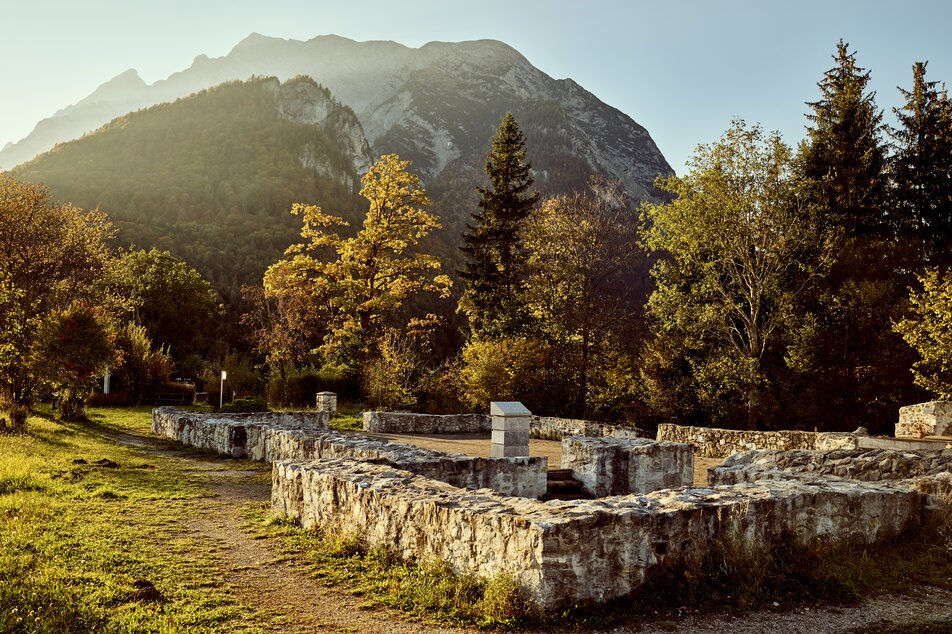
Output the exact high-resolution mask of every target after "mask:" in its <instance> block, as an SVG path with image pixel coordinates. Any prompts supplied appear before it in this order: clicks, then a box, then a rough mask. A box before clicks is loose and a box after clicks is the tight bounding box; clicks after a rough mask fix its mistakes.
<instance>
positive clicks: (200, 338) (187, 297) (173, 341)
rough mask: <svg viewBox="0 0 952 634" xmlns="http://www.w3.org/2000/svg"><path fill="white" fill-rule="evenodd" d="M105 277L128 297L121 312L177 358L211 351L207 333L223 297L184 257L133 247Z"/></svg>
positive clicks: (115, 290) (116, 292)
mask: <svg viewBox="0 0 952 634" xmlns="http://www.w3.org/2000/svg"><path fill="white" fill-rule="evenodd" d="M106 279H107V287H108V288H109V290H110V291H111V292H112V293H113V294H114V295H116V296H118V297H121V298H123V299H124V301H123V303H122V307H121V308H122V312H123V313H124V314H125V315H126V316H128V317H129V318H130V319H131V321H132V322H133V323H135V324H137V325H139V326H143V327H144V328H145V329H146V331H148V333H149V336H150V338H151V339H152V340H153V341H154V342H155V343H156V344H157V345H158V346H160V347H162V348H165V349H166V350H167V351H168V352H169V353H170V354H171V355H172V357H173V358H174V359H175V360H176V361H179V362H183V361H185V360H186V359H187V358H188V357H190V356H200V355H203V354H205V353H207V352H208V344H207V341H206V339H207V338H206V336H205V334H206V332H207V330H208V328H209V322H210V321H211V320H212V318H213V317H214V315H215V311H216V307H217V303H218V302H217V300H218V295H217V294H216V293H215V291H214V290H213V289H212V287H211V284H209V283H208V282H206V281H205V280H204V279H202V276H201V275H200V274H199V272H198V271H196V270H195V269H193V268H192V267H190V266H189V265H188V264H186V262H185V261H184V260H182V259H180V258H177V257H175V256H173V255H172V254H171V253H169V252H168V251H159V250H158V249H154V248H153V249H150V250H149V251H145V250H140V249H130V250H128V251H126V252H124V253H121V254H120V255H119V257H118V258H117V259H116V260H115V262H114V264H113V266H111V267H110V269H109V273H108V275H107V278H106ZM193 369H194V368H193Z"/></svg>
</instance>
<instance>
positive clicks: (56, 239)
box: [0, 174, 113, 404]
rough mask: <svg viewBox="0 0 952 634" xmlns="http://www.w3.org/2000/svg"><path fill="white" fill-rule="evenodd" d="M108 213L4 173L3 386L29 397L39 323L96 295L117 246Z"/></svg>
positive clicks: (0, 189) (0, 267) (19, 398)
mask: <svg viewBox="0 0 952 634" xmlns="http://www.w3.org/2000/svg"><path fill="white" fill-rule="evenodd" d="M112 234H113V231H112V227H111V225H110V224H109V222H108V220H107V219H106V217H105V215H103V214H101V213H99V212H95V211H92V212H83V211H82V210H80V209H78V208H76V207H73V206H72V205H68V204H67V205H58V204H55V203H54V202H53V201H52V199H51V198H50V194H49V192H48V191H47V190H46V189H45V188H44V187H42V186H40V185H35V184H33V183H29V182H24V181H18V180H14V179H12V178H9V177H7V176H4V175H2V174H0V287H3V288H4V289H5V290H4V291H2V293H3V295H4V296H5V298H4V301H5V304H6V306H5V308H6V310H5V311H4V316H3V318H0V327H2V328H3V331H2V332H0V348H2V349H3V350H4V352H3V354H2V355H0V390H2V391H3V392H4V393H5V395H6V398H7V399H8V400H12V401H13V402H15V403H22V404H29V403H30V402H31V401H32V399H33V397H34V391H35V388H36V385H37V380H36V376H35V374H34V373H33V372H32V371H31V368H30V361H29V356H30V350H31V349H32V348H33V346H34V343H35V341H36V334H37V331H38V329H39V327H40V324H41V323H43V321H44V320H45V319H46V318H47V317H48V316H49V315H51V314H53V313H54V312H55V311H59V310H63V309H65V308H66V307H67V306H69V305H70V304H72V303H73V302H75V301H79V300H83V299H90V300H94V299H100V300H101V299H102V298H101V297H96V294H97V290H96V289H95V288H94V284H93V283H94V282H95V281H96V280H97V279H99V278H100V277H101V275H102V271H103V269H104V267H105V266H106V263H107V262H108V261H109V259H110V253H109V250H108V248H107V247H106V243H107V240H108V239H109V238H110V237H111V236H112Z"/></svg>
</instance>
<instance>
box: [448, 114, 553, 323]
mask: <svg viewBox="0 0 952 634" xmlns="http://www.w3.org/2000/svg"><path fill="white" fill-rule="evenodd" d="M531 169H532V167H531V165H530V164H529V162H528V160H527V159H526V146H525V140H524V139H523V136H522V132H520V130H519V125H518V124H517V123H516V120H515V118H514V117H513V116H512V113H508V114H506V116H505V118H503V120H502V123H501V124H500V126H499V129H498V130H497V132H496V136H495V137H493V140H492V149H491V150H490V152H489V155H488V156H487V158H486V174H487V176H488V177H489V182H490V187H489V188H482V187H480V188H478V191H479V194H480V197H481V198H480V201H479V209H480V211H478V212H476V213H474V214H472V218H473V224H472V225H467V227H466V232H465V233H464V234H463V243H464V245H463V247H462V250H463V253H464V254H465V256H466V267H465V270H463V271H460V276H461V277H462V278H463V280H464V281H465V282H466V285H467V287H466V290H465V292H464V293H463V297H462V299H461V300H460V308H461V309H462V311H463V312H465V313H466V315H467V317H468V318H469V323H470V331H471V336H472V337H475V338H485V337H488V338H497V337H501V336H512V335H518V334H521V333H522V332H524V330H525V328H526V324H527V316H526V314H525V309H524V306H523V303H522V297H521V295H522V291H523V283H524V280H525V278H524V270H525V262H526V253H525V249H524V247H523V245H522V225H523V222H524V221H525V219H526V218H527V217H528V216H529V213H530V212H531V211H532V208H533V207H534V206H535V204H536V202H537V201H538V200H539V194H538V192H530V189H531V187H532V183H533V178H532V174H531Z"/></svg>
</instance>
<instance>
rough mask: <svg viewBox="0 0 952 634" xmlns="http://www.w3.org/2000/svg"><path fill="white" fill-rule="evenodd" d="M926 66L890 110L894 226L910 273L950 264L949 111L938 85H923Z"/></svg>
mask: <svg viewBox="0 0 952 634" xmlns="http://www.w3.org/2000/svg"><path fill="white" fill-rule="evenodd" d="M926 64H927V63H926V62H916V64H914V65H913V67H912V80H913V85H912V89H911V90H903V89H902V88H900V89H899V92H900V93H902V95H903V97H904V98H905V100H906V103H905V105H903V106H902V107H901V108H894V109H893V111H894V112H895V113H896V118H897V119H898V121H899V127H898V128H897V129H896V130H893V131H892V137H893V140H894V142H895V144H896V155H895V158H894V165H893V174H894V177H895V204H896V208H895V212H894V223H893V224H894V225H895V230H896V232H897V237H898V238H899V239H900V242H901V244H904V245H906V246H907V247H908V248H909V250H910V251H911V253H909V254H908V256H907V260H908V267H909V268H914V269H919V270H922V269H923V268H924V267H925V266H927V265H932V266H935V265H939V266H945V265H948V264H949V263H950V258H952V256H950V253H949V249H950V248H952V105H950V102H949V98H948V95H947V93H946V92H945V89H944V87H942V89H940V88H939V82H935V81H926V79H925V75H926Z"/></svg>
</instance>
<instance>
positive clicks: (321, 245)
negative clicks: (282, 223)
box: [264, 154, 452, 371]
mask: <svg viewBox="0 0 952 634" xmlns="http://www.w3.org/2000/svg"><path fill="white" fill-rule="evenodd" d="M409 165H410V163H409V161H401V160H400V159H399V157H398V156H396V155H395V154H391V155H386V156H383V157H381V158H380V160H379V161H377V162H376V163H374V164H373V165H372V166H371V168H370V170H369V171H368V172H367V174H366V175H364V177H363V179H362V182H363V185H364V186H363V189H361V191H360V194H361V196H363V197H364V198H366V199H367V201H368V203H369V209H368V211H367V215H366V217H365V219H364V223H363V226H362V228H361V229H360V231H358V232H357V234H356V235H355V236H353V237H350V238H347V237H343V236H341V235H340V234H338V233H336V232H335V231H333V230H332V229H333V228H334V227H346V226H347V222H345V221H344V220H343V219H341V218H338V217H336V216H332V215H329V214H326V213H324V212H323V211H322V210H321V208H320V207H316V206H314V205H304V204H296V205H294V207H293V209H292V213H294V214H298V215H301V216H302V218H303V223H304V227H303V229H302V231H301V235H302V237H304V238H305V240H306V242H305V243H303V244H298V245H295V246H292V247H291V248H289V249H288V251H287V255H288V257H287V259H286V260H284V261H282V262H279V263H277V264H275V265H273V266H272V267H271V268H270V269H269V270H268V272H267V273H266V274H265V279H264V287H265V293H266V295H267V296H276V295H277V294H280V293H288V292H290V293H303V294H304V296H305V297H306V298H307V300H308V302H309V304H310V306H312V308H313V310H315V311H317V312H318V313H319V314H320V315H321V316H322V317H323V318H324V319H326V324H325V327H326V335H325V336H324V340H323V343H322V345H321V346H320V348H319V352H321V353H322V354H324V355H325V358H327V359H329V360H333V361H337V362H340V363H343V364H345V365H347V366H349V367H351V368H353V369H354V370H355V371H359V369H360V368H361V367H363V363H364V362H365V361H367V360H368V359H370V358H371V357H374V356H376V354H377V352H378V350H377V347H378V345H379V342H380V337H381V336H382V335H383V334H384V332H385V331H386V328H387V327H388V326H395V325H400V324H399V323H398V322H399V321H400V319H399V316H400V312H401V309H402V308H403V307H404V304H405V302H406V300H407V299H409V298H411V297H413V296H415V295H418V294H420V293H436V294H438V295H439V296H441V297H447V296H448V295H449V291H450V287H451V285H452V282H451V280H450V279H449V278H448V277H447V276H445V275H441V274H439V269H440V262H439V259H438V258H437V257H435V256H433V255H429V254H427V253H424V252H420V251H419V246H420V242H421V240H423V239H424V238H425V237H426V236H427V235H429V234H430V232H432V231H433V230H434V229H437V228H439V227H440V224H439V221H438V220H437V217H436V216H435V215H433V214H431V213H430V212H428V211H426V209H425V207H427V206H428V205H429V204H430V200H429V197H428V196H427V195H426V191H425V190H424V189H423V188H422V187H421V185H420V179H419V178H418V177H417V176H416V175H414V174H412V173H411V172H409V171H408V168H409ZM404 317H405V316H404ZM411 321H412V319H411ZM406 323H407V320H406V319H404V320H403V324H406Z"/></svg>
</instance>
